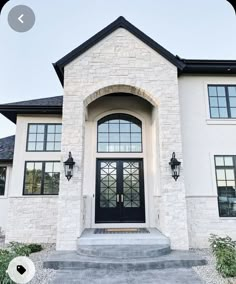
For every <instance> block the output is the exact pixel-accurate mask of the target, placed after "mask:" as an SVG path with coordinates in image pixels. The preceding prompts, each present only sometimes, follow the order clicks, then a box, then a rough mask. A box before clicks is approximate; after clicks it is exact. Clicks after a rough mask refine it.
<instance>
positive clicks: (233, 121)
mask: <svg viewBox="0 0 236 284" xmlns="http://www.w3.org/2000/svg"><path fill="white" fill-rule="evenodd" d="M206 123H207V124H208V125H236V119H232V118H227V119H224V118H221V119H218V118H211V119H206Z"/></svg>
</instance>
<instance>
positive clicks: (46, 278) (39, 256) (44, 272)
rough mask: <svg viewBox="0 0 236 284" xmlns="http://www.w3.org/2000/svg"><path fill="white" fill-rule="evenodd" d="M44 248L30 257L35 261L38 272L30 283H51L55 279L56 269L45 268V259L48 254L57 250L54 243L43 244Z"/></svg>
mask: <svg viewBox="0 0 236 284" xmlns="http://www.w3.org/2000/svg"><path fill="white" fill-rule="evenodd" d="M42 246H43V248H44V249H43V250H42V251H40V252H36V253H33V254H31V255H30V259H31V260H32V261H33V262H34V264H35V268H36V274H35V277H34V278H33V280H31V281H30V284H49V283H51V281H52V280H53V279H54V277H55V274H56V271H55V270H53V269H44V268H43V261H44V260H45V259H46V258H47V256H48V254H49V253H51V252H52V251H53V250H55V245H54V244H43V245H42Z"/></svg>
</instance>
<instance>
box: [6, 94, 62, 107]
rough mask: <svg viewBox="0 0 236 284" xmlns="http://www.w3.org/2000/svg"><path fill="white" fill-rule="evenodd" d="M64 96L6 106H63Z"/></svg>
mask: <svg viewBox="0 0 236 284" xmlns="http://www.w3.org/2000/svg"><path fill="white" fill-rule="evenodd" d="M62 104H63V96H56V97H50V98H43V99H36V100H30V101H21V102H15V103H9V104H5V105H8V106H12V105H14V106H62Z"/></svg>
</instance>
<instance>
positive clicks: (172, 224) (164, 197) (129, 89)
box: [57, 28, 188, 249]
mask: <svg viewBox="0 0 236 284" xmlns="http://www.w3.org/2000/svg"><path fill="white" fill-rule="evenodd" d="M64 90H65V92H64V108H63V138H62V154H63V158H64V159H65V158H66V157H67V155H68V152H69V151H72V153H73V157H74V159H75V161H76V163H77V164H76V165H77V169H76V171H75V175H74V177H73V179H72V180H71V181H70V183H69V184H68V181H67V180H66V179H65V178H63V176H62V175H61V176H62V177H61V188H60V196H59V199H60V200H59V215H58V234H57V248H58V249H74V248H75V247H76V240H77V238H78V237H79V236H80V234H81V232H82V230H83V226H82V224H83V221H82V216H83V214H82V210H83V198H82V195H83V182H86V181H83V179H82V177H83V166H84V165H83V153H84V139H83V137H84V121H85V115H86V106H87V105H88V104H89V103H90V102H92V101H94V100H95V99H96V98H99V97H101V96H103V95H106V94H109V93H117V92H126V93H131V94H134V95H138V96H141V97H144V98H145V99H147V100H148V101H149V102H151V103H152V104H153V105H154V106H155V107H157V108H158V121H157V124H158V130H159V133H158V135H159V141H160V142H159V153H158V155H159V161H160V162H159V164H160V165H159V166H160V187H161V188H160V195H161V201H160V211H161V214H160V226H161V229H162V231H163V233H165V234H166V235H167V236H169V237H170V238H171V243H172V247H173V248H179V249H186V248H188V234H187V213H186V201H185V187H184V172H183V171H182V173H181V178H180V179H179V180H178V182H175V181H174V180H173V178H172V177H171V175H170V169H169V165H168V163H169V160H170V158H171V155H172V152H173V151H175V152H176V153H177V157H178V159H180V160H182V140H181V131H180V111H179V95H178V77H177V68H176V67H175V66H174V65H172V64H171V63H170V62H168V61H167V60H166V59H164V58H163V57H162V56H160V55H159V54H158V53H156V52H155V51H153V50H152V49H151V48H149V47H148V46H146V45H145V44H144V43H143V42H141V41H140V40H139V39H137V38H136V37H134V36H133V35H132V34H130V33H129V32H128V31H126V30H125V29H121V28H120V29H118V30H116V31H115V32H113V33H112V34H111V35H109V36H108V37H107V38H105V39H104V40H102V41H101V42H99V43H98V44H96V45H95V46H94V47H92V48H91V49H90V50H88V51H86V52H85V53H84V54H82V55H81V56H79V57H78V58H77V59H75V60H74V61H73V62H71V63H70V64H68V65H67V66H66V67H65V79H64ZM173 200H174V202H173ZM65 226H69V228H68V227H67V228H68V229H69V231H68V230H63V228H64V227H65Z"/></svg>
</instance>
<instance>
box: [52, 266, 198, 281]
mask: <svg viewBox="0 0 236 284" xmlns="http://www.w3.org/2000/svg"><path fill="white" fill-rule="evenodd" d="M50 283H51V282H50ZM73 283H74V284H78V283H83V284H86V283H89V284H127V283H130V284H131V283H133V284H134V283H144V284H147V283H149V284H151V283H152V284H156V283H158V284H203V282H202V281H201V280H200V279H199V277H198V275H197V274H196V273H195V272H194V271H193V270H192V269H186V268H178V269H165V270H148V271H138V272H137V271H125V270H122V269H116V270H110V269H105V270H104V269H99V270H98V269H84V270H80V271H76V270H58V271H57V272H56V275H55V278H54V280H53V282H52V284H73Z"/></svg>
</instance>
